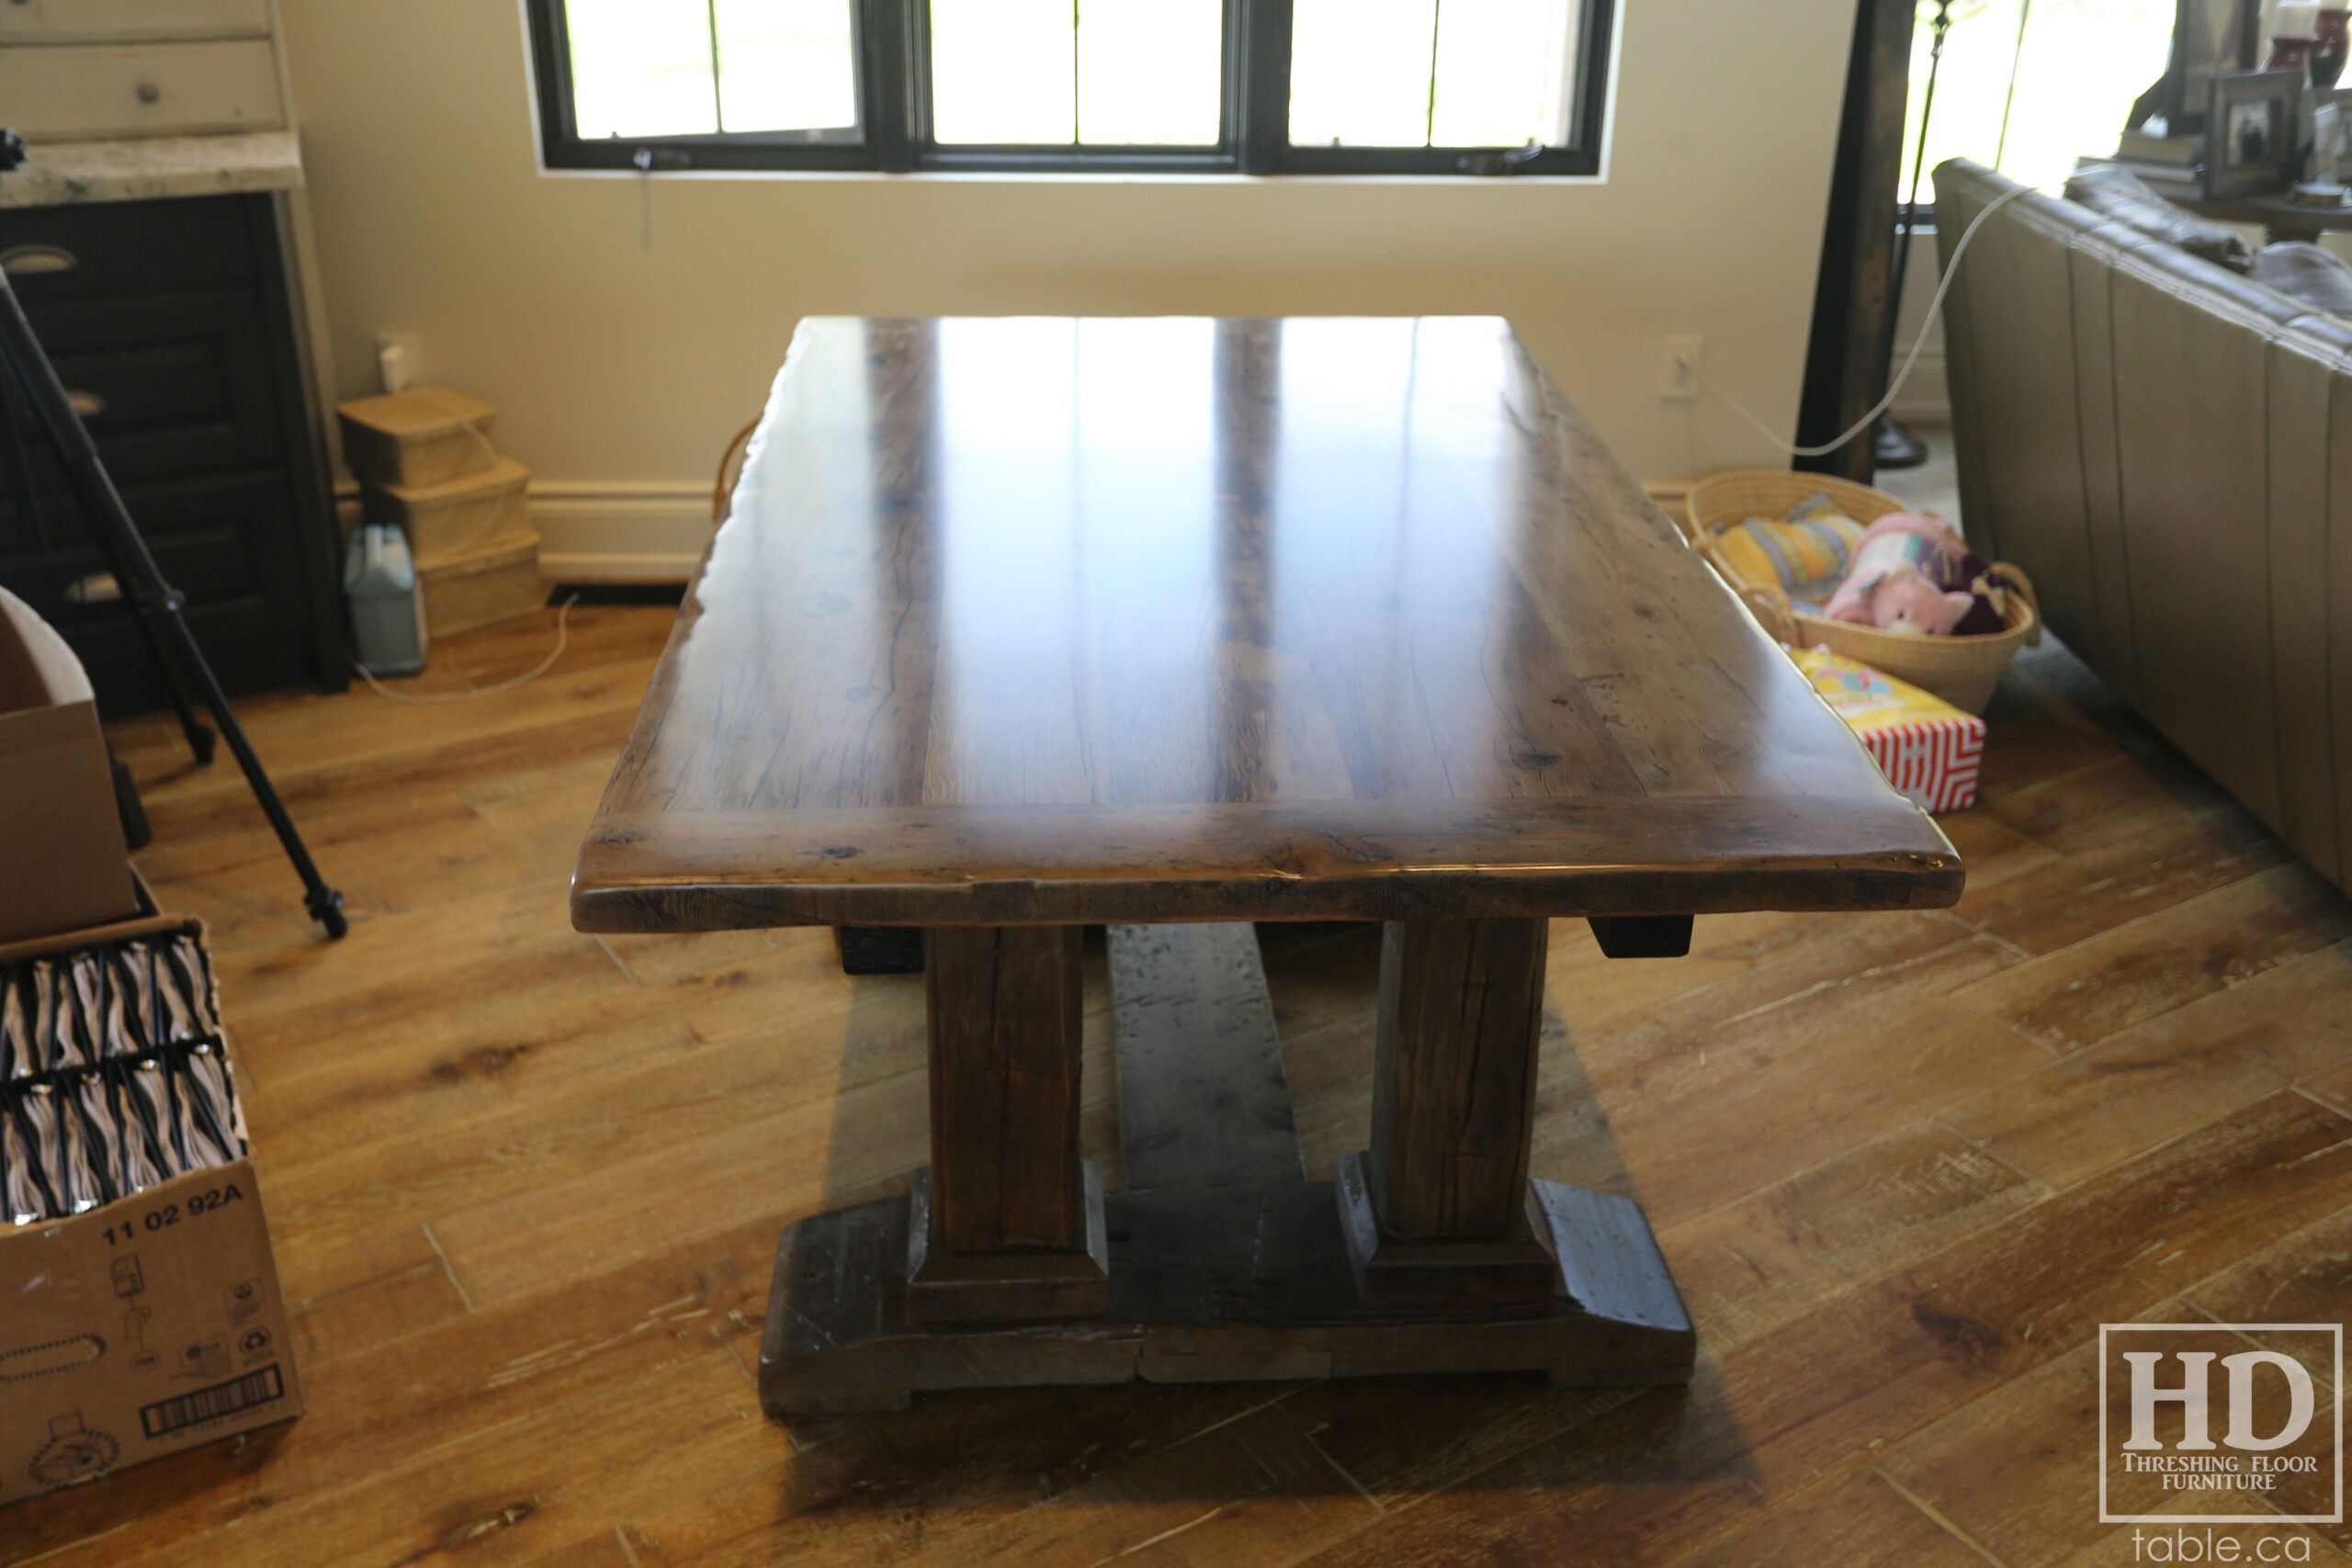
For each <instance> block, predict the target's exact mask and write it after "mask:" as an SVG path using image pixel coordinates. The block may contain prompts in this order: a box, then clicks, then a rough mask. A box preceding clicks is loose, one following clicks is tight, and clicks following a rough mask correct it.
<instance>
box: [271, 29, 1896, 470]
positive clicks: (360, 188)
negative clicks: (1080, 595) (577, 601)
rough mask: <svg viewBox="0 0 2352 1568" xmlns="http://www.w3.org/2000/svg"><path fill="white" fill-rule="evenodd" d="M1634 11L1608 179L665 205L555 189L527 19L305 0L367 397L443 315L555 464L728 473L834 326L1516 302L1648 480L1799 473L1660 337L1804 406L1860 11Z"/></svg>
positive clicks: (833, 181)
mask: <svg viewBox="0 0 2352 1568" xmlns="http://www.w3.org/2000/svg"><path fill="white" fill-rule="evenodd" d="M1620 3H1621V6H1622V8H1623V12H1624V13H1625V14H1624V16H1623V18H1622V25H1623V52H1622V56H1621V64H1620V72H1621V82H1620V85H1619V89H1618V94H1617V110H1616V122H1615V129H1614V135H1613V141H1612V150H1611V161H1610V167H1609V171H1608V175H1607V178H1606V179H1605V180H1603V181H1600V182H1551V183H1545V182H1535V181H1528V182H1510V181H1500V180H1497V181H1475V180H1470V181H1459V182H1402V181H1400V182H1375V181H1352V182H1341V181H1310V180H1285V181H1272V180H1264V181H1259V180H1245V179H1238V178H1223V179H1212V180H1159V181H1150V182H1144V181H1122V180H1103V179H1096V180H1086V181H1080V180H1072V179H1061V178H1030V179H1009V178H988V177H971V176H966V177H938V176H931V177H923V176H912V177H898V178H889V177H882V176H861V177H848V178H843V177H830V178H818V177H803V178H791V177H763V178H729V177H718V176H707V177H706V176H680V175H668V176H657V177H656V178H655V179H654V180H653V181H652V182H651V183H650V188H647V187H646V186H644V185H643V184H642V183H641V182H640V180H639V177H638V176H635V175H621V176H617V177H614V176H601V175H545V174H542V173H541V172H540V171H539V168H538V166H537V152H536V144H535V139H534V135H533V130H532V118H531V97H530V87H529V71H528V67H527V62H526V54H525V50H526V45H525V40H524V34H523V28H522V25H521V20H520V16H519V8H518V6H517V4H516V0H281V5H282V9H283V13H284V18H285V34H286V40H287V46H288V60H289V66H290V72H291V76H292V81H293V86H294V93H295V98H296V106H297V112H298V115H299V118H300V125H301V129H302V140H303V148H304V153H305V157H306V160H307V163H308V165H309V175H310V185H311V190H310V198H311V214H312V218H313V221H314V225H315V232H316V237H317V249H318V260H319V267H320V276H321V278H322V287H323V289H324V294H325V305H326V314H327V319H328V321H329V322H330V323H331V333H330V336H331V342H332V346H333V350H334V357H335V361H336V363H337V365H338V367H339V371H340V378H341V382H342V385H341V389H340V390H341V393H342V394H343V395H345V396H349V395H354V394H356V393H359V392H363V391H368V390H372V389H373V385H372V383H373V378H374V362H375V336H376V333H378V331H379V330H402V331H411V332H414V333H418V334H419V335H420V336H421V338H422V342H423V350H424V353H423V363H424V370H425V371H426V373H427V374H428V375H430V376H431V377H432V378H434V379H435V380H441V381H446V382H448V383H450V384H452V385H456V386H458V387H462V388H464V389H466V390H468V391H470V392H473V393H476V394H478V395H480V396H481V397H484V398H487V399H489V400H492V401H493V402H495V403H496V404H497V405H498V406H499V408H500V411H501V413H500V423H499V434H500V439H501V442H502V445H503V446H506V447H507V448H508V449H509V450H510V451H512V452H513V453H514V454H515V456H517V457H521V458H522V459H523V460H524V461H525V462H526V463H528V464H530V465H531V467H532V468H533V469H534V471H535V476H536V478H537V479H538V480H541V481H550V482H551V483H552V485H553V486H554V487H555V488H557V489H559V490H560V489H562V488H563V487H565V486H571V487H573V488H576V489H593V488H594V487H597V486H607V487H613V488H616V489H617V490H624V491H625V490H628V488H630V487H632V486H634V487H639V488H645V487H655V488H659V487H669V488H671V489H673V490H677V489H682V488H683V487H684V486H687V485H691V484H694V483H698V482H707V475H708V473H709V471H710V469H711V468H712V466H713V464H714V462H715V461H716V459H717V457H718V450H719V448H720V446H722V445H723V444H724V442H725V441H726V440H727V438H728V436H729V434H732V433H733V431H734V430H735V428H736V427H737V426H738V425H739V424H740V423H741V422H742V421H744V420H745V419H747V418H749V417H750V416H751V415H752V413H753V412H756V411H757V409H758V407H759V404H760V400H761V398H762V396H763V392H764V389H765V388H766V384H767V381H768V379H769V378H770V377H771V376H772V375H773V373H774V371H775V367H776V365H777V363H778V362H779V361H780V359H781V358H782V356H783V354H784V349H785V344H786V340H787V339H788V338H789V337H790V335H791V332H792V328H793V324H794V322H795V321H796V320H797V318H798V317H800V316H801V315H803V314H808V313H820V312H904V313H916V314H945V313H958V312H967V313H1006V312H1080V311H1088V312H1105V313H1163V312H1201V313H1218V314H1307V313H1343V312H1353V313H1444V312H1493V313H1499V314H1502V315H1505V316H1508V317H1509V318H1510V320H1511V321H1513V322H1514V323H1515V324H1516V326H1517V328H1518V330H1519V332H1520V333H1521V335H1522V336H1523V337H1524V338H1525V339H1526V341H1527V342H1528V344H1530V346H1531V347H1532V349H1533V350H1534V352H1535V354H1536V355H1538V356H1539V357H1540V358H1541V359H1542V360H1543V362H1544V365H1545V366H1546V367H1548V368H1549V369H1550V370H1551V372H1552V374H1553V375H1554V376H1555V378H1557V379H1558V380H1559V381H1560V382H1561V384H1562V385H1563V386H1564V387H1566V389H1567V391H1568V394H1569V395H1570V397H1572V398H1573V399H1574V400H1576V401H1577V403H1578V404H1579V405H1580V406H1581V407H1582V408H1583V409H1584V410H1585V411H1586V412H1587V413H1588V414H1589V416H1590V417H1591V419H1592V420H1593V422H1594V423H1596V424H1597V425H1598V426H1599V427H1600V431H1601V432H1602V434H1604V435H1606V436H1607V437H1608V438H1609V439H1610V440H1611V442H1613V443H1614V444H1615V445H1616V446H1617V448H1618V450H1619V451H1620V452H1621V453H1622V454H1623V457H1624V458H1625V461H1626V463H1627V466H1628V467H1630V468H1632V469H1633V470H1634V472H1635V473H1636V474H1637V475H1639V476H1640V477H1642V478H1644V479H1675V478H1679V477H1687V476H1690V475H1693V474H1696V473H1700V472H1704V471H1707V470H1710V469H1713V468H1724V467H1728V466H1736V465H1742V464H1765V465H1771V466H1778V464H1779V462H1780V459H1778V458H1776V457H1774V455H1773V454H1772V453H1771V451H1770V448H1769V447H1768V446H1765V445H1764V444H1763V443H1761V442H1760V441H1759V440H1758V438H1757V437H1756V436H1755V435H1754V434H1752V433H1749V434H1743V431H1744V429H1745V427H1743V426H1741V425H1739V424H1738V423H1736V421H1735V420H1734V419H1733V417H1732V416H1731V415H1730V414H1729V413H1728V412H1725V411H1724V410H1723V409H1722V407H1721V405H1720V404H1716V403H1713V401H1712V400H1708V401H1703V402H1702V403H1701V404H1700V405H1699V406H1698V407H1697V408H1696V409H1693V408H1691V407H1690V406H1688V405H1681V404H1671V403H1666V402H1663V401H1661V400H1659V399H1658V397H1657V380H1658V376H1659V364H1660V359H1661V355H1662V349H1661V344H1660V340H1661V339H1662V338H1663V337H1664V336H1666V335H1667V334H1668V333H1701V334H1702V335H1703V336H1704V337H1705V339H1706V342H1707V349H1706V367H1707V369H1708V371H1709V373H1710V374H1712V375H1713V376H1715V377H1716V378H1720V379H1722V380H1724V382H1725V383H1727V384H1728V385H1730V386H1731V387H1733V388H1734V389H1736V390H1737V391H1738V392H1739V393H1740V395H1741V397H1742V399H1743V400H1745V401H1746V402H1747V403H1748V404H1749V406H1750V407H1752V408H1754V409H1755V410H1756V411H1757V412H1758V413H1759V414H1762V415H1763V416H1765V417H1766V418H1767V419H1768V420H1770V422H1771V423H1773V424H1775V425H1777V426H1779V427H1781V428H1782V429H1783V430H1785V429H1786V428H1787V427H1788V426H1789V425H1791V424H1792V423H1793V421H1794V416H1795V405H1796V389H1797V383H1798V378H1799V375H1800V372H1801V370H1802V367H1803V360H1804V337H1805V327H1806V321H1807V316H1808V312H1809V311H1810V310H1811V307H1812V296H1813V284H1814V270H1815V262H1816V258H1817V255H1818V250H1819V243H1820V233H1821V224H1822V216H1823V210H1824V205H1825V201H1826V194H1827V186H1828V174H1829V164H1830V157H1831V150H1832V146H1833V144H1834V141H1835V138H1836V130H1837V118H1838V96H1839V91H1840V85H1841V81H1842V76H1843V72H1844V64H1845V59H1846V47H1847V37H1848V31H1849V27H1850V25H1851V21H1852V17H1853V14H1854V11H1853V3H1852V0H1620ZM640 203H644V204H646V206H645V207H644V208H642V209H641V207H640ZM648 216H650V242H649V240H648V238H647V233H646V225H645V224H644V222H643V221H641V220H642V219H644V218H646V217H648Z"/></svg>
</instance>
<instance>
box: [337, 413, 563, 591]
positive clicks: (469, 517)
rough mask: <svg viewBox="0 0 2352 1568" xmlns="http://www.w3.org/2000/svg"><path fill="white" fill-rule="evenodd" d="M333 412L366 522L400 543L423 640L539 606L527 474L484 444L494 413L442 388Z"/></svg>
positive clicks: (542, 584) (541, 583) (536, 543)
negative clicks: (404, 538)
mask: <svg viewBox="0 0 2352 1568" xmlns="http://www.w3.org/2000/svg"><path fill="white" fill-rule="evenodd" d="M337 412H338V413H339V414H340V415H341V416H342V421H343V456H344V460H345V462H347V463H349V464H350V465H351V471H352V472H353V473H355V474H356V475H358V476H359V493H360V500H361V505H362V508H363V511H364V513H365V515H366V516H367V519H368V521H369V522H370V523H397V524H399V525H401V528H402V529H404V530H405V531H406V532H407V534H408V543H409V549H410V550H411V551H412V552H413V554H414V556H415V558H416V574H417V578H418V581H419V582H420V584H421V586H422V589H423V592H424V624H425V627H426V629H427V630H428V631H429V632H430V633H431V635H433V636H434V637H448V636H451V635H452V634H454V633H457V632H462V631H469V630H471V629H472V628H473V627H475V626H490V625H492V623H494V622H498V621H509V620H513V619H515V617H516V616H518V615H529V614H530V613H531V612H532V611H534V610H537V609H538V608H539V607H540V606H541V605H543V604H546V603H547V592H548V591H547V584H546V582H545V581H542V580H541V579H540V577H539V536H538V535H537V534H536V533H534V532H532V530H531V521H530V502H529V493H528V492H529V486H530V479H531V475H530V470H528V469H527V468H524V467H523V465H522V464H520V463H517V462H515V460H514V459H513V458H511V457H503V456H502V455H500V453H499V451H498V449H497V448H496V447H495V446H492V445H491V441H490V427H491V424H492V422H493V421H494V420H496V419H497V417H498V411H497V410H496V409H494V408H492V407H491V405H490V404H488V403H486V402H483V401H481V400H480V399H478V398H469V397H468V396H466V395H465V394H464V393H463V392H455V391H451V390H450V389H448V388H447V387H412V388H410V389H407V390H405V391H399V392H387V393H385V394H383V395H382V396H381V397H374V398H359V399H356V400H353V401H351V402H347V403H345V404H344V405H343V406H342V407H341V408H340V409H339V410H338V411H337Z"/></svg>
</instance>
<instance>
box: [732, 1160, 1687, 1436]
mask: <svg viewBox="0 0 2352 1568" xmlns="http://www.w3.org/2000/svg"><path fill="white" fill-rule="evenodd" d="M1535 1186H1536V1188H1537V1195H1536V1199H1535V1202H1536V1204H1537V1205H1538V1206H1539V1207H1540V1208H1541V1209H1542V1210H1543V1211H1544V1213H1545V1214H1546V1216H1547V1219H1546V1224H1547V1227H1548V1229H1549V1231H1550V1233H1551V1235H1553V1236H1554V1237H1555V1246H1557V1247H1560V1248H1561V1258H1560V1266H1561V1270H1562V1274H1563V1277H1564V1279H1565V1280H1566V1285H1567V1289H1568V1290H1569V1292H1571V1294H1569V1295H1558V1294H1555V1295H1552V1296H1550V1297H1548V1298H1546V1299H1545V1300H1544V1301H1542V1302H1539V1303H1516V1304H1511V1305H1508V1306H1483V1307H1463V1306H1453V1307H1443V1308H1426V1307H1424V1308H1402V1307H1398V1306H1396V1305H1393V1304H1384V1303H1369V1302H1366V1301H1364V1300H1363V1299H1362V1298H1361V1297H1360V1296H1359V1294H1358V1292H1357V1289H1356V1280H1355V1271H1354V1269H1353V1266H1352V1265H1351V1261H1350V1258H1349V1249H1348V1244H1347V1241H1346V1239H1345V1236H1344V1234H1343V1231H1342V1226H1341V1224H1340V1203H1339V1200H1338V1197H1337V1195H1336V1193H1335V1191H1334V1189H1333V1187H1332V1186H1331V1184H1329V1183H1328V1182H1282V1183H1274V1184H1269V1185H1262V1186H1256V1187H1227V1188H1161V1189H1157V1190H1150V1191H1141V1192H1113V1193H1109V1194H1107V1195H1106V1196H1105V1198H1104V1200H1103V1212H1104V1219H1105V1228H1106V1230H1107V1233H1108V1246H1109V1251H1110V1276H1111V1288H1110V1305H1109V1309H1108V1310H1107V1311H1106V1312H1104V1313H1103V1314H1102V1315H1101V1316H1099V1317H1095V1318H1091V1319H1086V1320H1082V1321H1078V1322H1058V1323H1039V1322H1026V1323H990V1324H978V1323H972V1324H932V1325H925V1324H921V1323H916V1322H913V1321H911V1320H910V1318H909V1317H908V1315H907V1276H906V1269H907V1261H908V1257H909V1248H908V1239H909V1235H908V1222H909V1210H910V1204H909V1202H908V1201H907V1200H905V1199H884V1200H881V1201H876V1202H871V1203H861V1204H858V1205H856V1206H855V1207H853V1208H847V1209H836V1210H833V1211H831V1212H830V1213H823V1214H818V1215H814V1216H812V1217H811V1218H809V1219H806V1220H802V1221H800V1222H798V1223H797V1224H794V1225H792V1226H791V1227H790V1228H788V1229H787V1230H786V1232H785V1233H784V1238H783V1241H782V1243H781V1245H780V1246H779V1247H778V1248H777V1252H776V1269H775V1284H774V1287H773V1289H772V1291H771V1292H770V1295H769V1300H768V1319H767V1332H766V1335H765V1337H764V1338H763V1341H762V1344H761V1349H760V1378H759V1382H760V1397H761V1401H762V1403H763V1405H764V1406H765V1407H766V1409H767V1410H768V1412H769V1414H771V1415H774V1416H787V1415H816V1414H847V1413H852V1412H857V1411H880V1410H901V1409H904V1408H906V1406H907V1404H908V1402H909V1401H910V1399H911V1398H912V1397H913V1396H914V1395H915V1394H916V1393H925V1392H931V1391H935V1390H945V1389H958V1388H1016V1387H1029V1386H1035V1385H1039V1384H1079V1383H1123V1382H1136V1381H1143V1382H1240V1381H1251V1380H1259V1379H1265V1380H1277V1381H1281V1380H1294V1379H1312V1378H1323V1377H1363V1376H1374V1375H1381V1374H1393V1373H1432V1372H1434V1373H1441V1374H1446V1373H1452V1374H1461V1373H1470V1372H1510V1371H1518V1372H1542V1373H1544V1374H1545V1375H1547V1376H1548V1377H1549V1378H1550V1380H1551V1382H1552V1383H1553V1385H1554V1386H1555V1387H1620V1386H1641V1385H1646V1384H1653V1383H1679V1382H1688V1381H1689V1380H1690V1376H1691V1362H1692V1359H1693V1357H1694V1355H1695V1353H1696V1349H1697V1341H1696V1338H1695V1337H1694V1336H1693V1334H1692V1333H1691V1324H1690V1320H1689V1318H1688V1317H1687V1316H1686V1315H1685V1314H1684V1313H1683V1311H1682V1305H1681V1302H1680V1300H1679V1298H1678V1297H1677V1296H1676V1294H1675V1292H1674V1287H1673V1283H1672V1281H1671V1280H1668V1278H1667V1276H1666V1273H1665V1266H1664V1264H1663V1263H1662V1262H1660V1261H1658V1260H1657V1246H1656V1244H1655V1243H1654V1242H1653V1241H1651V1239H1650V1235H1649V1228H1648V1226H1647V1224H1645V1222H1644V1221H1643V1220H1642V1217H1641V1212H1640V1210H1639V1209H1638V1208H1636V1207H1635V1206H1634V1204H1632V1203H1630V1202H1628V1201H1625V1200H1623V1199H1622V1198H1612V1197H1610V1196H1608V1195H1607V1194H1604V1193H1598V1192H1585V1191H1581V1190H1577V1189H1574V1188H1566V1187H1560V1186H1557V1185H1556V1184H1555V1183H1551V1182H1538V1183H1536V1184H1535Z"/></svg>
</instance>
